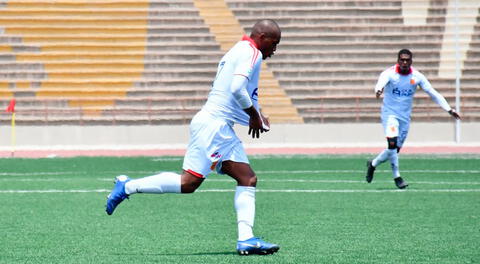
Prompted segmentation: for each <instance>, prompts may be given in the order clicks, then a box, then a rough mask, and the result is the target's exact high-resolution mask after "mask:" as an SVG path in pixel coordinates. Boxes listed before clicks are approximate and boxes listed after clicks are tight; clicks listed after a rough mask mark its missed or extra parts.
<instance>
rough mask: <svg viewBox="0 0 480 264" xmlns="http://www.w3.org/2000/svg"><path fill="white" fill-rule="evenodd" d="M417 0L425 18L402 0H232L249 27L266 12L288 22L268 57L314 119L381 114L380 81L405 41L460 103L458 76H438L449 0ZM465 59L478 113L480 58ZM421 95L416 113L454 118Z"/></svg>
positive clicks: (469, 97)
mask: <svg viewBox="0 0 480 264" xmlns="http://www.w3.org/2000/svg"><path fill="white" fill-rule="evenodd" d="M409 1H412V0H409ZM416 2H417V3H416V4H417V6H421V5H425V4H426V5H428V7H427V8H426V10H427V17H426V19H425V21H426V23H425V25H413V26H411V25H405V23H404V17H403V12H402V1H364V0H360V1H346V0H339V1H309V0H304V1H291V0H284V1H272V0H264V1H253V0H227V3H228V5H229V7H230V8H231V9H232V11H233V12H234V14H235V15H236V16H237V18H238V19H239V21H240V23H241V24H242V25H243V26H244V28H245V30H248V27H249V25H251V24H252V22H253V21H255V20H256V19H258V18H259V17H267V18H272V19H275V20H277V21H278V22H279V23H280V24H281V25H282V28H283V32H282V34H283V35H282V42H281V44H280V45H279V48H278V55H277V56H275V57H274V58H273V59H272V60H271V61H270V62H269V63H268V64H269V67H270V68H271V69H272V70H273V72H274V74H275V76H276V78H277V79H278V80H279V82H280V85H281V86H282V87H283V88H284V89H285V90H286V91H287V94H288V95H289V96H290V97H291V98H292V100H293V102H294V104H295V106H296V107H297V108H298V110H299V112H300V114H301V115H302V117H303V118H304V120H305V122H307V123H317V122H370V121H372V122H373V121H378V119H379V117H378V116H379V114H378V111H379V107H380V103H379V102H377V101H376V100H375V99H374V98H373V96H372V94H373V87H374V85H375V82H376V78H377V77H378V75H379V73H380V72H381V71H382V70H384V69H385V68H387V67H388V66H390V65H393V64H394V63H395V60H396V52H397V51H398V50H399V49H401V48H410V49H412V51H413V52H414V54H415V57H414V66H416V67H417V68H418V69H419V70H421V71H422V72H424V73H425V74H426V75H427V76H428V77H429V79H430V80H431V82H432V84H433V85H434V87H436V89H437V90H439V91H440V92H441V93H442V94H443V95H444V96H445V97H446V98H447V100H449V102H450V103H451V104H452V105H453V104H454V103H455V98H454V96H455V80H454V79H453V78H441V77H438V70H439V69H438V68H439V58H440V50H441V46H442V40H443V38H444V28H445V16H446V13H447V6H448V1H446V0H445V1H416ZM470 2H471V3H473V2H474V1H470ZM469 7H472V5H470V6H469ZM477 10H478V8H477ZM477 15H478V12H477ZM476 28H478V16H477V27H476ZM445 37H450V38H451V37H452V36H445ZM470 50H471V51H474V50H475V47H474V46H473V45H472V47H471V49H470ZM450 52H452V51H451V50H450ZM469 54H472V53H469ZM472 55H473V54H472ZM473 56H474V55H473ZM477 65H478V64H477ZM465 67H466V68H465V70H464V75H463V79H462V90H463V89H464V90H465V93H463V94H462V108H461V109H462V112H464V116H465V119H464V120H470V121H473V120H478V118H479V116H478V108H477V107H476V105H478V102H479V101H478V99H479V98H478V92H476V93H473V92H471V91H472V90H478V83H479V81H480V78H479V76H480V75H479V73H480V72H479V71H478V66H474V63H471V64H466V65H465ZM467 72H468V74H465V73H467ZM475 83H476V84H477V87H474V86H475ZM416 97H417V98H416V100H415V110H414V115H413V119H414V120H420V121H431V120H435V121H447V120H449V117H448V116H447V115H445V114H444V113H443V112H442V110H441V109H440V108H439V107H437V106H435V105H434V103H432V102H431V100H430V99H428V98H427V95H426V94H425V93H423V92H420V94H419V95H417V96H416ZM475 111H477V112H475Z"/></svg>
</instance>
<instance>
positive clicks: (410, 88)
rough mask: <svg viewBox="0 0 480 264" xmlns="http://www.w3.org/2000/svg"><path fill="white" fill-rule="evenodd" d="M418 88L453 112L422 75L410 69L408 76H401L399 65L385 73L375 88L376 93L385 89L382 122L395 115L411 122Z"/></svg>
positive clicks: (446, 109) (381, 75)
mask: <svg viewBox="0 0 480 264" xmlns="http://www.w3.org/2000/svg"><path fill="white" fill-rule="evenodd" d="M417 86H420V87H421V88H422V89H423V90H424V91H425V92H426V93H427V94H428V95H430V97H431V98H432V100H433V101H434V102H436V103H437V104H438V105H440V106H441V107H442V108H443V109H444V110H445V111H450V110H451V108H450V106H449V105H448V103H447V101H446V100H445V98H444V97H443V96H442V95H441V94H439V93H438V92H437V91H436V90H435V89H433V87H432V85H431V84H430V82H429V81H428V80H427V78H426V77H425V76H424V75H423V74H422V73H420V72H419V71H417V70H415V69H414V68H413V67H410V72H409V73H408V74H400V71H399V66H398V64H397V65H394V66H392V67H390V68H388V69H387V70H385V71H383V72H382V73H381V74H380V77H379V78H378V82H377V85H376V86H375V92H377V91H380V90H382V88H384V91H383V105H382V120H386V119H387V118H388V116H390V115H394V116H396V117H397V118H399V119H401V120H404V121H406V122H409V121H410V115H411V112H412V102H413V95H414V94H415V92H416V90H417Z"/></svg>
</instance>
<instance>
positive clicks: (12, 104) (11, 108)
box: [6, 98, 16, 157]
mask: <svg viewBox="0 0 480 264" xmlns="http://www.w3.org/2000/svg"><path fill="white" fill-rule="evenodd" d="M15 103H16V102H15V98H14V99H12V100H10V103H9V104H8V107H7V110H6V111H7V113H8V112H11V113H12V127H11V137H10V139H11V144H12V150H11V154H10V156H11V157H13V156H14V155H15V141H16V135H15Z"/></svg>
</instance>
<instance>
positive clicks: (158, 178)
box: [125, 172, 182, 194]
mask: <svg viewBox="0 0 480 264" xmlns="http://www.w3.org/2000/svg"><path fill="white" fill-rule="evenodd" d="M181 177H182V176H181V175H180V174H177V173H174V172H162V173H160V174H157V175H153V176H148V177H144V178H140V179H134V180H131V181H129V182H127V183H126V184H125V192H126V193H127V194H133V193H180V192H181Z"/></svg>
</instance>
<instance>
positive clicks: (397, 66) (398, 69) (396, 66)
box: [395, 64, 413, 75]
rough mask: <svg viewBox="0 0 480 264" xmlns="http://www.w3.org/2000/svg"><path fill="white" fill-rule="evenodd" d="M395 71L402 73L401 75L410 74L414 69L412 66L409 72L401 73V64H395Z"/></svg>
mask: <svg viewBox="0 0 480 264" xmlns="http://www.w3.org/2000/svg"><path fill="white" fill-rule="evenodd" d="M395 72H396V73H398V74H401V75H409V74H412V72H413V71H412V67H410V69H409V70H408V73H407V74H404V73H401V72H400V65H398V64H395Z"/></svg>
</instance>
